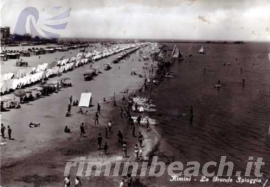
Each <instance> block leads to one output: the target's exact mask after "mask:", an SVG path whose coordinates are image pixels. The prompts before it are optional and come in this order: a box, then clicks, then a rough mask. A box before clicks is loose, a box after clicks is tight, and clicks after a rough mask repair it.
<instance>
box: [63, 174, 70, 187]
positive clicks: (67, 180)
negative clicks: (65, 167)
mask: <svg viewBox="0 0 270 187" xmlns="http://www.w3.org/2000/svg"><path fill="white" fill-rule="evenodd" d="M64 185H65V187H70V185H71V183H70V177H69V176H67V177H65V179H64Z"/></svg>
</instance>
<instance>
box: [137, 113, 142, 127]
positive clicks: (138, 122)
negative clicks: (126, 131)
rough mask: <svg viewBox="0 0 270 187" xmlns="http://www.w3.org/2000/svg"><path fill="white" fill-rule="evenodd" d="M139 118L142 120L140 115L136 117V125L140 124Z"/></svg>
mask: <svg viewBox="0 0 270 187" xmlns="http://www.w3.org/2000/svg"><path fill="white" fill-rule="evenodd" d="M141 120H142V117H141V115H139V116H138V117H137V125H140V124H141Z"/></svg>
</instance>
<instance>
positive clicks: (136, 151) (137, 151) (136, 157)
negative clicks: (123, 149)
mask: <svg viewBox="0 0 270 187" xmlns="http://www.w3.org/2000/svg"><path fill="white" fill-rule="evenodd" d="M134 152H135V160H138V159H139V147H138V144H136V145H135V149H134Z"/></svg>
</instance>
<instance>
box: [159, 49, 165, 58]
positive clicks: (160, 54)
mask: <svg viewBox="0 0 270 187" xmlns="http://www.w3.org/2000/svg"><path fill="white" fill-rule="evenodd" d="M158 57H159V58H164V54H163V50H160V51H159V54H158Z"/></svg>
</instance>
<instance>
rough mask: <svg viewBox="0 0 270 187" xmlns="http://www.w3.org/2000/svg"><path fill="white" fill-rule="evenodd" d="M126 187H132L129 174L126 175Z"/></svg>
mask: <svg viewBox="0 0 270 187" xmlns="http://www.w3.org/2000/svg"><path fill="white" fill-rule="evenodd" d="M127 185H128V187H131V186H132V177H131V174H130V173H129V174H128V175H127Z"/></svg>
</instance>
